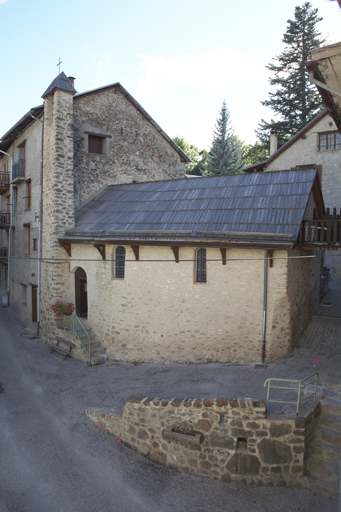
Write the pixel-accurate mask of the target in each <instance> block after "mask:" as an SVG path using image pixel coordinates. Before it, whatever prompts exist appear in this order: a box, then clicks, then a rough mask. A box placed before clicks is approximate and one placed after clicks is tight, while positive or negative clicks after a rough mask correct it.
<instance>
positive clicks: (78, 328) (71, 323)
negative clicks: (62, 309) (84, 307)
mask: <svg viewBox="0 0 341 512" xmlns="http://www.w3.org/2000/svg"><path fill="white" fill-rule="evenodd" d="M56 322H57V325H59V327H61V328H62V329H67V330H69V331H72V334H73V336H76V338H77V339H78V340H79V342H80V344H81V345H82V347H83V349H84V350H85V352H86V354H87V356H88V358H89V364H91V347H90V336H89V333H88V331H87V330H86V328H85V327H84V325H83V324H82V322H81V321H80V319H79V317H78V316H77V315H76V313H75V312H73V313H72V314H71V315H70V316H64V317H62V318H57V320H56Z"/></svg>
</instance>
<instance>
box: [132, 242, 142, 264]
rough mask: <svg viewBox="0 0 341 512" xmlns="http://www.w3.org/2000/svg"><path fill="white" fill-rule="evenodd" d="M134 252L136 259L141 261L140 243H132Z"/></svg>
mask: <svg viewBox="0 0 341 512" xmlns="http://www.w3.org/2000/svg"><path fill="white" fill-rule="evenodd" d="M130 247H131V248H132V250H133V252H134V255H135V260H136V261H139V259H140V246H139V245H131V246H130Z"/></svg>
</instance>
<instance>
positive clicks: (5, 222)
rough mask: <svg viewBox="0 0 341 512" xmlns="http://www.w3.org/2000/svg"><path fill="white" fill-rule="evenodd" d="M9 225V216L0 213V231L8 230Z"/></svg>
mask: <svg viewBox="0 0 341 512" xmlns="http://www.w3.org/2000/svg"><path fill="white" fill-rule="evenodd" d="M10 225H11V214H10V213H9V212H1V211H0V229H4V228H8V227H9V226H10Z"/></svg>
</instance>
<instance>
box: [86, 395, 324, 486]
mask: <svg viewBox="0 0 341 512" xmlns="http://www.w3.org/2000/svg"><path fill="white" fill-rule="evenodd" d="M313 414H314V413H313V412H312V413H310V415H309V416H308V418H307V419H305V418H297V419H285V420H283V419H280V420H279V419H267V418H266V409H265V404H264V402H262V401H257V400H252V399H249V398H244V399H242V398H239V399H237V398H229V399H227V398H215V399H207V398H199V399H191V398H186V399H183V398H173V399H171V400H168V399H167V400H166V399H160V398H154V397H145V398H143V397H142V396H132V397H130V398H128V399H127V403H126V405H125V407H124V408H123V410H122V411H121V414H120V415H119V416H117V415H115V413H113V411H110V410H97V409H88V410H87V411H86V415H87V417H88V418H89V419H90V420H91V421H93V422H94V423H95V424H96V425H99V426H100V427H101V428H103V429H104V430H106V431H107V432H108V433H110V434H113V435H114V436H116V437H117V438H119V440H120V441H122V442H123V443H125V444H127V445H128V446H130V447H131V448H133V449H134V450H136V451H138V452H140V453H142V454H143V455H145V456H147V457H149V458H150V459H151V460H152V461H154V462H157V463H160V464H164V465H167V466H170V467H174V468H179V469H181V470H183V471H187V472H189V473H195V474H197V475H202V476H208V477H214V478H218V479H221V480H223V481H226V482H230V481H237V480H238V481H242V482H244V483H247V484H257V485H259V484H263V485H300V484H301V479H302V477H303V474H304V456H305V450H306V423H307V425H308V426H309V425H311V423H312V420H313ZM309 428H310V427H309Z"/></svg>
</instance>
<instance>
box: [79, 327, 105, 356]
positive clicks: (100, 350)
mask: <svg viewBox="0 0 341 512" xmlns="http://www.w3.org/2000/svg"><path fill="white" fill-rule="evenodd" d="M84 327H85V328H86V330H87V332H88V334H89V336H90V359H91V364H92V365H94V364H103V363H105V361H106V360H107V354H106V351H107V349H106V347H103V346H102V345H101V342H100V341H99V340H98V339H97V338H96V335H95V334H94V333H93V332H92V329H91V328H90V327H87V326H84Z"/></svg>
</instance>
